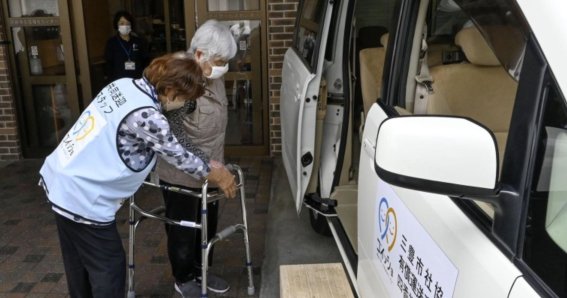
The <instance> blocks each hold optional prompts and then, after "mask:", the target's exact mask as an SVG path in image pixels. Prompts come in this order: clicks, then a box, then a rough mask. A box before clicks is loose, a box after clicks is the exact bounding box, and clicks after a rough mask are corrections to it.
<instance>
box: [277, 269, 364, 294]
mask: <svg viewBox="0 0 567 298" xmlns="http://www.w3.org/2000/svg"><path fill="white" fill-rule="evenodd" d="M280 297H281V298H303V297H305V298H307V297H309V298H318V297H321V298H332V297H336V298H349V297H352V298H354V295H353V293H352V289H351V287H350V284H349V283H348V280H347V276H346V273H345V271H344V269H343V266H342V265H341V264H340V263H329V264H300V265H281V266H280Z"/></svg>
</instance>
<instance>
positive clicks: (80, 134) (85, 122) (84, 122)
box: [72, 111, 95, 141]
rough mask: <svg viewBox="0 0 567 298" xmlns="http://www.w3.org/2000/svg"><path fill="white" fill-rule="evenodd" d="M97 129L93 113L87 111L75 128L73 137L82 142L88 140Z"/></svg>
mask: <svg viewBox="0 0 567 298" xmlns="http://www.w3.org/2000/svg"><path fill="white" fill-rule="evenodd" d="M94 127H95V118H94V116H93V115H91V111H86V112H85V113H84V114H83V115H81V117H80V118H79V120H77V123H75V125H74V126H73V131H72V136H73V137H74V136H76V138H75V140H76V141H80V140H82V139H84V138H86V137H87V136H88V135H89V133H91V132H92V131H93V129H94Z"/></svg>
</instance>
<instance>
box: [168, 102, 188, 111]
mask: <svg viewBox="0 0 567 298" xmlns="http://www.w3.org/2000/svg"><path fill="white" fill-rule="evenodd" d="M184 105H185V101H182V100H171V101H170V100H168V101H167V102H166V103H165V104H163V110H164V111H166V112H169V111H173V110H177V109H181V108H182V107H183V106H184Z"/></svg>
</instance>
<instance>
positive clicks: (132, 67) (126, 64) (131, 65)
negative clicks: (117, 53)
mask: <svg viewBox="0 0 567 298" xmlns="http://www.w3.org/2000/svg"><path fill="white" fill-rule="evenodd" d="M124 69H125V70H136V62H134V61H126V62H124Z"/></svg>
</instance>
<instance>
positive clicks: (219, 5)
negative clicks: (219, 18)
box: [208, 0, 260, 11]
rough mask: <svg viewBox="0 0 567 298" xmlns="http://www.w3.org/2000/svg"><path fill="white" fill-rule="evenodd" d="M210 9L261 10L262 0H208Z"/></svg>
mask: <svg viewBox="0 0 567 298" xmlns="http://www.w3.org/2000/svg"><path fill="white" fill-rule="evenodd" d="M208 9H209V11H239V10H259V9H260V0H208Z"/></svg>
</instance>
